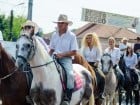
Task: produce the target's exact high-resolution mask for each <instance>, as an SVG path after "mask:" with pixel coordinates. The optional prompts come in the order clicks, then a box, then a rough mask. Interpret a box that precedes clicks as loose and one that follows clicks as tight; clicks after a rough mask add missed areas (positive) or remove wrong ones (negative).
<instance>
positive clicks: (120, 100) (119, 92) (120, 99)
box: [118, 88, 122, 105]
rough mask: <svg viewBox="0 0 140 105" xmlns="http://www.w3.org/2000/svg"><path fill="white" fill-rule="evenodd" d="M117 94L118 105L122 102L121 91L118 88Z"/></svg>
mask: <svg viewBox="0 0 140 105" xmlns="http://www.w3.org/2000/svg"><path fill="white" fill-rule="evenodd" d="M118 94H119V105H121V103H122V93H121V90H120V88H119V90H118Z"/></svg>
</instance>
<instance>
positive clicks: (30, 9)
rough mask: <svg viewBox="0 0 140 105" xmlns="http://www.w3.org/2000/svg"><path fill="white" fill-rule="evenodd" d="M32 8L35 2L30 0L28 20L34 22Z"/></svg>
mask: <svg viewBox="0 0 140 105" xmlns="http://www.w3.org/2000/svg"><path fill="white" fill-rule="evenodd" d="M32 6H33V0H29V2H28V16H27V19H28V20H32Z"/></svg>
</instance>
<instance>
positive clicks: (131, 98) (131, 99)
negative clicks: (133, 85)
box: [130, 91, 133, 105]
mask: <svg viewBox="0 0 140 105" xmlns="http://www.w3.org/2000/svg"><path fill="white" fill-rule="evenodd" d="M132 101H133V97H132V91H131V92H130V105H132V104H133V102H132Z"/></svg>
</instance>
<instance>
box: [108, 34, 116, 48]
mask: <svg viewBox="0 0 140 105" xmlns="http://www.w3.org/2000/svg"><path fill="white" fill-rule="evenodd" d="M109 40H113V41H114V46H115V44H116V40H115V38H114V37H112V36H111V37H109V38H108V42H109Z"/></svg>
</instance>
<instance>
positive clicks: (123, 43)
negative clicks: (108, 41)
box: [119, 37, 128, 56]
mask: <svg viewBox="0 0 140 105" xmlns="http://www.w3.org/2000/svg"><path fill="white" fill-rule="evenodd" d="M127 41H128V39H127V38H126V37H124V38H123V39H122V40H121V43H120V44H119V49H120V51H121V52H120V53H121V56H122V55H124V54H125V52H126V48H127Z"/></svg>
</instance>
